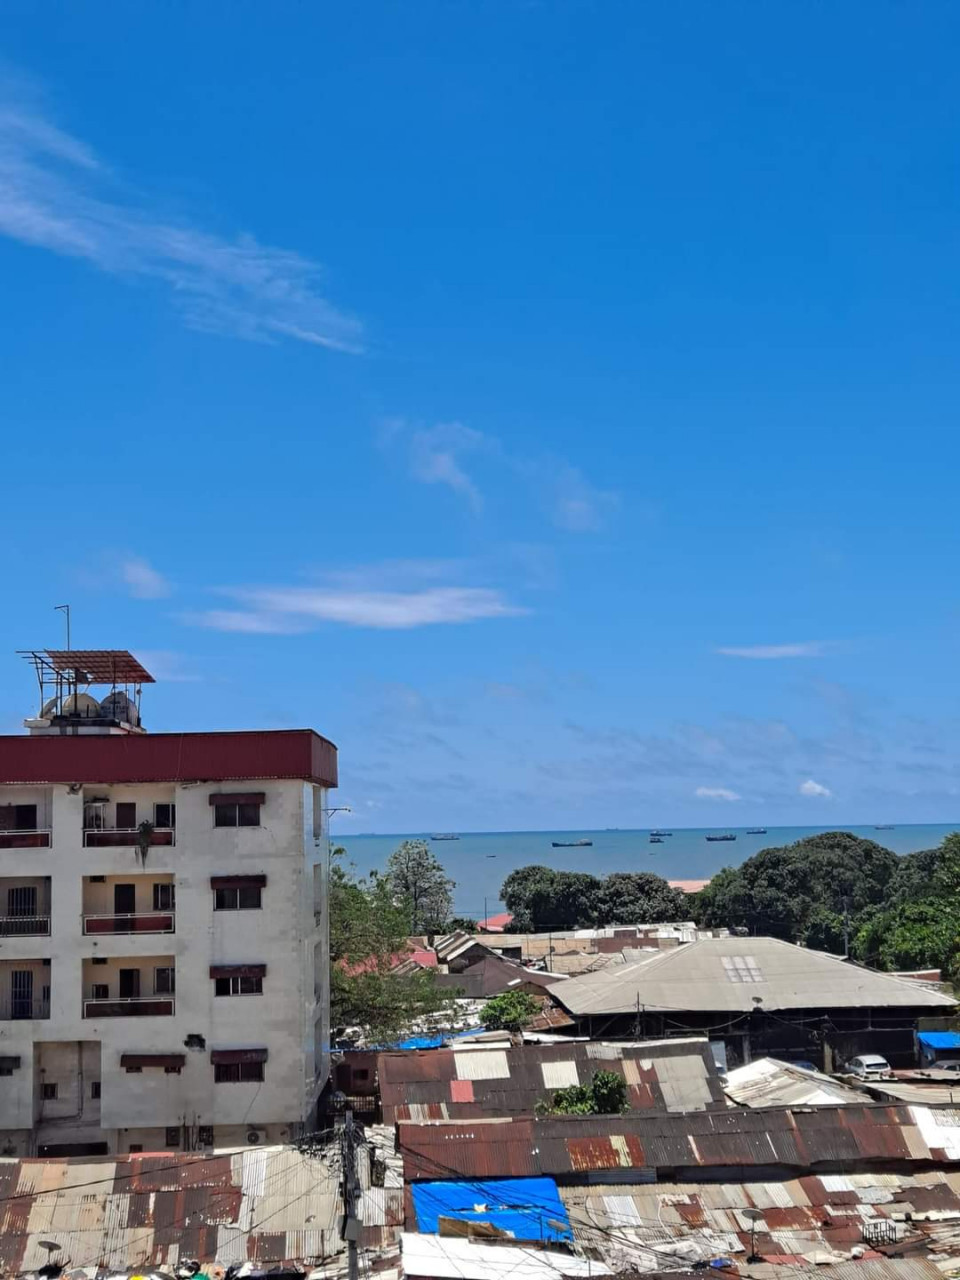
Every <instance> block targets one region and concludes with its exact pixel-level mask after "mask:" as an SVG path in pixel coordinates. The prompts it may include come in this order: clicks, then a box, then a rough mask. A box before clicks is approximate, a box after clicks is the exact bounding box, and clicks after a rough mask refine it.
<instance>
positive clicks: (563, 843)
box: [550, 840, 593, 849]
mask: <svg viewBox="0 0 960 1280" xmlns="http://www.w3.org/2000/svg"><path fill="white" fill-rule="evenodd" d="M550 843H551V844H552V845H553V847H554V849H589V848H590V847H591V845H592V844H593V841H592V840H551V841H550Z"/></svg>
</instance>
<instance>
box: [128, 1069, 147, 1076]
mask: <svg viewBox="0 0 960 1280" xmlns="http://www.w3.org/2000/svg"><path fill="white" fill-rule="evenodd" d="M123 1069H124V1071H125V1072H126V1073H127V1075H128V1076H138V1075H139V1074H140V1073H141V1071H142V1070H143V1067H124V1068H123Z"/></svg>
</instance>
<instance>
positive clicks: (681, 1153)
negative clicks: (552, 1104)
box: [399, 1105, 960, 1180]
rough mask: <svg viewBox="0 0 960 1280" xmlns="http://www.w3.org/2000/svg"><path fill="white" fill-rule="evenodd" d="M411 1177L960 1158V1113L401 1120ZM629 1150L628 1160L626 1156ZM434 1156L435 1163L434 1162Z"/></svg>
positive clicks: (868, 1109) (875, 1110) (849, 1109)
mask: <svg viewBox="0 0 960 1280" xmlns="http://www.w3.org/2000/svg"><path fill="white" fill-rule="evenodd" d="M399 1133H400V1139H399V1141H400V1151H401V1154H402V1155H403V1158H404V1170H405V1175H406V1177H407V1178H408V1179H410V1180H414V1179H417V1178H427V1177H430V1178H434V1179H435V1178H438V1177H441V1176H444V1174H443V1173H442V1172H441V1170H442V1169H446V1176H449V1177H471V1176H480V1175H481V1174H482V1176H484V1177H498V1176H499V1177H509V1176H527V1175H528V1174H534V1173H537V1174H539V1173H544V1174H548V1175H551V1176H555V1177H561V1178H562V1177H563V1176H564V1175H567V1176H574V1175H577V1174H580V1173H583V1172H584V1171H585V1170H587V1169H590V1170H592V1171H595V1172H600V1171H602V1170H615V1169H617V1168H625V1167H629V1168H636V1169H648V1170H650V1171H651V1174H652V1171H654V1170H658V1169H659V1170H669V1169H692V1168H698V1167H699V1168H713V1169H723V1168H728V1169H733V1168H744V1169H748V1168H764V1167H770V1166H774V1167H775V1166H781V1167H785V1168H789V1169H794V1170H797V1171H799V1172H806V1171H813V1170H817V1169H823V1168H827V1169H829V1168H836V1169H843V1170H849V1169H863V1168H868V1167H870V1166H871V1165H877V1164H879V1165H881V1166H886V1167H891V1166H898V1167H899V1166H903V1165H904V1164H911V1163H916V1162H922V1163H924V1164H937V1163H949V1162H960V1116H958V1114H957V1113H956V1112H954V1111H952V1110H945V1111H943V1112H940V1113H938V1112H934V1111H931V1110H930V1109H929V1108H925V1107H890V1106H883V1105H874V1106H859V1107H855V1106H846V1107H821V1108H816V1109H813V1110H810V1111H803V1110H792V1109H790V1108H787V1107H776V1108H769V1109H767V1110H764V1111H740V1110H728V1111H725V1112H721V1111H700V1112H691V1113H687V1114H684V1115H669V1114H665V1113H655V1112H634V1113H627V1114H625V1115H620V1116H545V1117H537V1118H534V1119H532V1120H531V1119H529V1118H514V1119H512V1120H507V1121H505V1122H501V1123H484V1122H480V1123H476V1122H473V1123H467V1122H463V1121H461V1122H457V1121H441V1122H440V1123H434V1124H425V1125H416V1124H408V1123H401V1124H400V1126H399ZM628 1156H629V1159H627V1157H628ZM430 1161H433V1162H434V1167H433V1168H432V1170H431V1169H430V1167H429V1163H430Z"/></svg>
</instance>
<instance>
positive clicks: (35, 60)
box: [0, 0, 960, 831]
mask: <svg viewBox="0 0 960 1280" xmlns="http://www.w3.org/2000/svg"><path fill="white" fill-rule="evenodd" d="M958 37H960V15H958V12H957V10H956V7H955V6H951V5H947V4H942V5H941V4H934V3H925V4H922V5H921V6H919V7H912V8H908V7H905V6H903V5H901V4H887V3H879V4H877V3H871V4H869V5H867V4H860V3H851V4H848V5H845V6H840V7H836V6H834V7H824V6H819V7H817V6H814V7H811V6H809V5H805V4H801V3H780V4H777V5H770V6H758V5H754V4H739V3H733V4H728V5H716V4H707V3H702V4H701V3H694V2H691V3H689V4H684V5H679V6H676V5H674V6H671V5H659V6H653V5H650V6H646V5H637V4H633V3H624V4H619V3H615V2H614V0H604V2H603V3H599V2H598V3H586V2H583V3H578V2H575V0H569V2H568V3H560V2H558V3H536V2H535V0H530V2H529V3H515V2H514V0H509V2H507V0H504V2H503V3H495V2H491V3H484V4H479V3H476V4H472V3H466V2H464V3H449V2H446V0H445V2H444V3H433V2H431V0H419V3H417V4H415V5H402V4H396V3H390V4H387V3H383V4H378V3H372V2H371V3H363V4H358V5H340V6H335V5H324V4H320V5H310V6H304V5H295V4H286V3H280V4H274V5H270V6H255V5H252V4H249V5H248V4H239V5H238V4H233V3H231V4H229V5H228V4H226V3H215V2H213V0H211V3H208V4H204V5H199V6H188V7H184V6H180V7H178V6H174V7H172V8H171V7H170V6H154V7H150V6H133V7H127V8H118V7H117V6H115V5H105V4H96V3H94V4H89V5H83V6H73V7H70V6H65V5H50V6H47V7H43V6H41V7H38V6H36V5H34V4H28V3H25V2H23V3H20V2H18V0H12V2H11V3H10V4H8V5H7V6H5V10H4V22H3V39H2V45H0V48H2V62H0V90H2V91H0V278H2V280H3V282H4V290H3V295H4V302H5V305H4V309H3V318H4V324H3V354H4V374H3V377H2V379H0V421H2V423H3V427H4V432H3V435H4V450H3V459H4V463H5V466H4V476H5V486H4V501H3V505H2V508H0V510H2V517H0V518H2V521H3V526H4V527H3V540H2V547H3V561H4V572H5V576H6V580H7V602H8V607H7V608H6V609H4V610H3V611H2V612H0V640H2V642H3V646H2V647H3V648H4V649H5V651H6V652H7V654H8V660H7V661H6V663H5V664H4V670H3V675H2V677H0V724H2V727H3V728H4V730H5V731H7V732H13V731H16V730H17V728H18V726H19V723H20V719H21V717H22V715H23V714H24V712H26V711H31V710H32V709H33V707H32V699H33V690H32V687H31V684H30V681H29V679H28V674H29V673H28V672H27V671H26V669H25V668H22V667H21V666H20V664H19V663H18V662H17V661H16V660H15V659H14V657H13V650H14V649H17V648H23V647H27V646H43V645H56V644H57V643H58V642H59V641H60V639H61V636H62V628H61V622H60V617H59V615H57V614H55V613H54V612H53V606H54V605H55V604H59V603H61V602H62V601H65V600H69V601H70V602H71V603H72V605H73V610H74V643H75V644H76V645H78V646H90V647H92V646H101V645H102V646H105V647H129V648H131V649H132V650H134V651H135V652H137V653H140V654H142V655H144V656H145V658H146V659H147V661H148V663H151V664H152V665H153V666H154V668H155V670H156V674H157V675H158V676H159V677H160V683H159V684H158V685H157V687H156V688H155V689H151V690H149V691H148V693H147V695H146V698H145V719H146V721H147V723H148V725H149V726H150V727H152V728H154V729H155V730H173V729H181V728H186V729H197V730H199V729H205V728H234V727H236V728H252V727H279V726H289V725H312V726H314V727H316V728H317V729H319V730H320V731H321V732H324V733H326V734H327V735H328V736H330V737H332V738H333V739H334V740H335V741H336V742H337V743H338V745H339V746H340V749H341V763H342V789H341V793H340V802H341V803H346V804H349V805H351V806H352V807H353V809H354V814H353V815H352V816H350V817H345V818H341V819H340V822H341V823H342V826H341V829H342V830H344V831H349V830H354V831H365V830H366V831H368V830H380V831H399V830H417V829H423V828H429V829H437V828H451V829H458V828H459V829H481V830H485V829H515V828H524V827H531V828H539V827H566V826H574V827H575V826H587V827H592V826H601V827H602V826H631V825H648V824H651V823H667V822H669V823H673V824H676V825H681V824H684V825H714V824H724V825H739V824H744V823H750V822H757V821H763V822H767V823H770V824H773V823H778V822H784V823H789V822H796V823H802V822H807V823H811V824H823V823H829V824H833V823H843V822H857V821H861V822H870V821H897V822H906V821H910V820H914V821H943V822H948V821H952V820H953V819H954V818H955V817H957V813H958V809H960V804H958V797H960V768H958V763H957V759H958V757H957V749H958V746H960V695H958V689H957V681H956V653H957V639H958V631H960V614H958V596H957V584H956V577H957V575H956V565H957V562H958V550H960V548H958V533H957V517H956V474H957V461H958V444H957V404H958V384H960V366H958V360H957V337H958V323H957V322H958V307H957V297H958V296H960V293H958V285H960V264H958V232H957V227H958V212H960V210H958V203H960V202H958V186H957V163H958V131H957V119H958V118H960V113H958V107H960V88H958V82H957V78H956V74H955V65H954V63H955V55H956V48H957V43H958Z"/></svg>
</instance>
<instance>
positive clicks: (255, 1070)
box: [213, 1062, 263, 1084]
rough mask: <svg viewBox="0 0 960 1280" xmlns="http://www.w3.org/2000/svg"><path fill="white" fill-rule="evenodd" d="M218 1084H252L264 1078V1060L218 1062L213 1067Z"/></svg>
mask: <svg viewBox="0 0 960 1280" xmlns="http://www.w3.org/2000/svg"><path fill="white" fill-rule="evenodd" d="M213 1079H214V1081H215V1083H216V1084H252V1083H258V1084H259V1083H260V1082H261V1081H262V1080H263V1063H262V1062H218V1063H216V1064H215V1065H214V1068H213Z"/></svg>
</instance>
